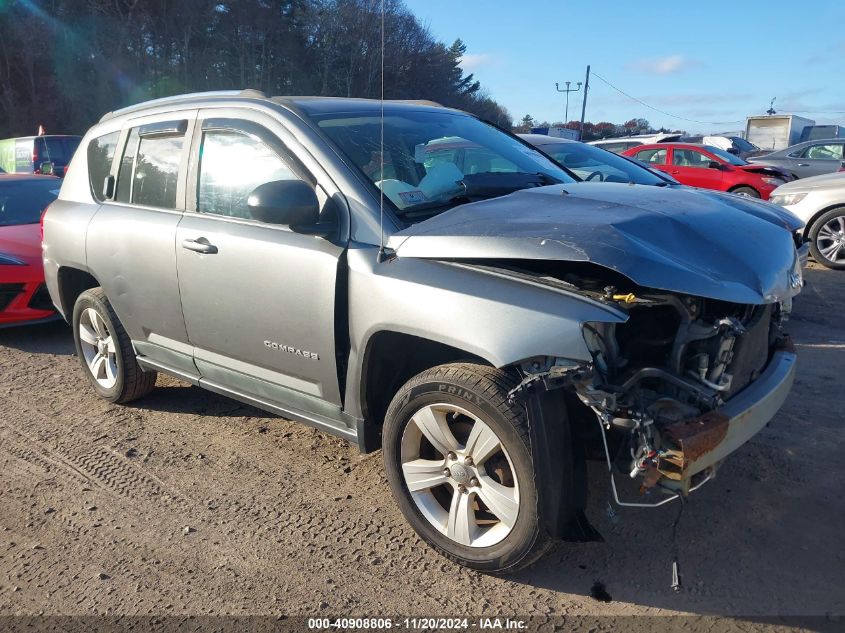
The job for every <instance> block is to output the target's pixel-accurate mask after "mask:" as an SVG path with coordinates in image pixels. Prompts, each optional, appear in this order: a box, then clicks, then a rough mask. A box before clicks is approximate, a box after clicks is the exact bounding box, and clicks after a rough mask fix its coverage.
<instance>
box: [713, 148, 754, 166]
mask: <svg viewBox="0 0 845 633" xmlns="http://www.w3.org/2000/svg"><path fill="white" fill-rule="evenodd" d="M704 147H706V148H707V151H708V152H710V153H711V154H713V155H714V156H718V157H719V158H721V159H722V160H723V161H725V162H726V163H730V164H731V165H747V164H748V162H746V161H744V160H742V159H741V158H740V157H739V156H734V155H733V154H731V153H730V152H726V151H725V150H723V149H719V148H718V147H713V146H712V145H705V146H704Z"/></svg>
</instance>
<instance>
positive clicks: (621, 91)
mask: <svg viewBox="0 0 845 633" xmlns="http://www.w3.org/2000/svg"><path fill="white" fill-rule="evenodd" d="M593 76H594V77H598V78H599V79H601V80H602V81H603V82H604V83H606V84H607V85H608V86H610V87H611V88H613V89H614V90H615V91H616V92H618V93H619V94H621V95H624V96H626V97H628V98H629V99H631V100H632V101H636V102H637V103H639V104H640V105H643V106H645V107H646V108H649V109H651V110H654V111H655V112H659V113H660V114H663V115H666V116H668V117H672V118H673V119H680V120H681V121H688V122H689V123H703V124H705V125H723V124H726V123H742V120H739V121H698V120H696V119H688V118H686V117H682V116H678V115H677V114H672V113H671V112H666V110H661V109H660V108H655V107H654V106H653V105H649V104H648V103H646V102H645V101H643V100H642V99H637V98H636V97H634V96H632V95H629V94H628V93H627V92H625V91H624V90H621V89H619V88H617V87H616V86H614V85H613V84H612V83H610V82H609V81H608V80H607V79H605V78H604V77H602V76H601V75H599V74H598V73H597V72H593Z"/></svg>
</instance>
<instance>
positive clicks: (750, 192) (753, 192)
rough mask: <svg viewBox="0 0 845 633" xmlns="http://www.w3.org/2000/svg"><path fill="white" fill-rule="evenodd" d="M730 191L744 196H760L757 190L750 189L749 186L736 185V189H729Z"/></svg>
mask: <svg viewBox="0 0 845 633" xmlns="http://www.w3.org/2000/svg"><path fill="white" fill-rule="evenodd" d="M731 193H735V194H736V195H738V196H745V197H746V198H759V197H760V194H759V193H758V192H757V190H756V189H752V188H751V187H737V188H736V189H731Z"/></svg>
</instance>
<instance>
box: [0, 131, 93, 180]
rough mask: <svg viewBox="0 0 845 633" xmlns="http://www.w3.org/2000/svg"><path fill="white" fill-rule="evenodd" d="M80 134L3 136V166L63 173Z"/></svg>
mask: <svg viewBox="0 0 845 633" xmlns="http://www.w3.org/2000/svg"><path fill="white" fill-rule="evenodd" d="M81 140H82V137H81V136H71V135H65V134H62V135H60V134H51V135H46V136H21V137H17V138H7V139H3V140H0V168H2V169H4V170H5V171H7V172H9V173H18V174H41V173H47V174H52V175H54V176H59V177H64V175H65V170H66V169H67V166H68V164H69V163H70V159H71V158H73V154H74V152H75V151H76V148H77V147H79V142H80V141H81Z"/></svg>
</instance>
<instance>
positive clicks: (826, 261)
mask: <svg viewBox="0 0 845 633" xmlns="http://www.w3.org/2000/svg"><path fill="white" fill-rule="evenodd" d="M810 252H811V253H812V254H813V259H815V260H816V261H817V262H818V263H820V264H821V265H823V266H827V267H828V268H834V269H837V270H845V208H839V209H832V210H830V211H828V212H827V213H825V214H824V215H823V216H821V217H820V218H819V219H818V220H816V222H815V223H814V224H813V228H812V229H811V230H810Z"/></svg>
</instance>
